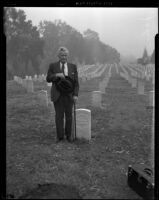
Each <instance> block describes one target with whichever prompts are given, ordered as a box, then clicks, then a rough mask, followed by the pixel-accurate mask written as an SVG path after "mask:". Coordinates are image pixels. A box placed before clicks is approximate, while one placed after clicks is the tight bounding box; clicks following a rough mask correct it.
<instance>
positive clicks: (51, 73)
mask: <svg viewBox="0 0 159 200" xmlns="http://www.w3.org/2000/svg"><path fill="white" fill-rule="evenodd" d="M67 67H68V76H69V77H70V78H72V79H73V80H74V91H73V92H72V93H70V94H69V96H70V98H72V97H73V96H78V91H79V83H78V72H77V67H76V65H74V64H71V63H67ZM56 73H62V70H61V69H60V62H56V63H51V64H50V65H49V69H48V72H47V76H46V81H47V82H48V83H51V82H52V87H51V101H53V102H56V101H57V100H58V98H59V97H60V92H59V91H58V90H57V89H56V85H55V81H56V79H57V77H56V76H55V74H56Z"/></svg>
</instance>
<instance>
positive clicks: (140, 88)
mask: <svg viewBox="0 0 159 200" xmlns="http://www.w3.org/2000/svg"><path fill="white" fill-rule="evenodd" d="M120 67H121V69H122V70H123V72H120V76H121V77H123V78H124V79H126V80H127V81H128V82H129V83H130V84H131V86H132V88H137V94H139V95H144V94H145V81H146V79H144V77H143V76H138V74H137V73H136V71H135V70H134V71H133V70H132V69H131V68H129V69H131V70H130V71H131V73H128V70H126V68H125V67H124V66H122V65H120ZM148 98H149V106H152V107H154V105H155V102H154V101H155V97H154V90H151V91H149V93H148Z"/></svg>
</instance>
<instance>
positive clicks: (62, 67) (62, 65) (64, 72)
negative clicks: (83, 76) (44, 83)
mask: <svg viewBox="0 0 159 200" xmlns="http://www.w3.org/2000/svg"><path fill="white" fill-rule="evenodd" d="M64 67H65V66H64V63H62V73H63V74H64V75H65V72H64Z"/></svg>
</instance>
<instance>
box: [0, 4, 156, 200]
mask: <svg viewBox="0 0 159 200" xmlns="http://www.w3.org/2000/svg"><path fill="white" fill-rule="evenodd" d="M93 2H94V3H91V1H81V0H77V1H73V0H70V1H68V3H66V1H63V0H62V1H54V2H52V3H51V2H49V1H46V6H47V5H50V6H51V5H52V7H54V6H55V7H67V6H68V7H69V6H70V7H96V6H97V7H118V6H119V7H122V6H123V7H129V6H130V7H131V6H135V5H136V7H137V6H139V7H142V5H143V7H144V6H145V7H147V6H151V5H152V7H153V6H154V7H158V6H159V5H158V1H152V2H147V3H146V2H145V5H144V3H140V2H136V3H135V2H132V1H125V2H124V1H123V2H120V3H115V2H113V1H93ZM104 2H105V3H104ZM32 4H33V6H34V7H36V5H38V6H41V7H42V6H44V7H45V5H44V4H45V3H42V2H41V3H40V2H38V3H37V4H36V3H34V2H32V3H31V2H29V1H21V2H20V1H6V2H5V3H4V2H3V7H1V34H0V35H1V38H0V41H1V42H0V44H1V45H0V46H1V47H0V51H1V64H0V65H1V67H0V83H1V92H2V95H1V101H0V113H1V115H0V122H1V136H0V146H1V180H0V185H1V187H0V190H1V191H0V193H1V194H0V198H1V199H8V198H7V194H6V153H7V150H6V140H7V138H6V135H7V134H6V132H7V87H6V83H7V72H6V37H5V29H4V7H12V6H13V7H16V6H17V7H18V6H20V7H21V6H24V7H25V6H26V7H32ZM154 41H155V142H154V143H155V152H154V154H155V166H154V167H155V169H154V173H155V198H154V199H158V198H159V185H158V184H159V181H158V177H159V170H158V169H159V159H158V151H159V136H158V133H159V121H158V115H159V103H158V102H159V34H156V36H155V38H154ZM2 113H3V114H2ZM10 198H14V196H11V197H10Z"/></svg>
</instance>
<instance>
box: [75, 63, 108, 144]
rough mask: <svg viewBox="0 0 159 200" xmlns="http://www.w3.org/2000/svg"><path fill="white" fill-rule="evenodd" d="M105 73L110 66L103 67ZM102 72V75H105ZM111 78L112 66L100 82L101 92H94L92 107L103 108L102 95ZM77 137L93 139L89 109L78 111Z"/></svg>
mask: <svg viewBox="0 0 159 200" xmlns="http://www.w3.org/2000/svg"><path fill="white" fill-rule="evenodd" d="M103 69H104V71H105V72H106V69H108V66H106V67H103ZM104 71H103V70H102V74H103V73H104ZM110 77H111V66H110V68H109V72H108V73H105V76H104V79H103V80H102V81H101V82H99V91H92V106H93V107H99V108H102V94H103V93H105V88H106V87H107V84H108V82H109V78H110ZM76 124H77V126H76V137H77V138H84V139H86V140H90V139H91V110H89V109H76Z"/></svg>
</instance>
